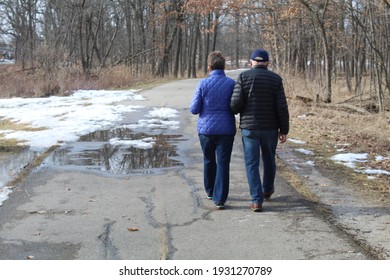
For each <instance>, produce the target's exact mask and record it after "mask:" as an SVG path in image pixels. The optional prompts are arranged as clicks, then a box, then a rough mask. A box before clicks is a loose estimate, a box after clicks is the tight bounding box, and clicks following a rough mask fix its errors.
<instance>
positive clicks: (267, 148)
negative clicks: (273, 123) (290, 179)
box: [241, 129, 278, 204]
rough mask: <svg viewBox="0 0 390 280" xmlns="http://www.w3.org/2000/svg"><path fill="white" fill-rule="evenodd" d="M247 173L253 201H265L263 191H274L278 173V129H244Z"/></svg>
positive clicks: (243, 141)
mask: <svg viewBox="0 0 390 280" xmlns="http://www.w3.org/2000/svg"><path fill="white" fill-rule="evenodd" d="M241 134H242V143H243V146H244V156H245V167H246V175H247V179H248V184H249V191H250V195H251V197H252V202H253V203H258V204H262V203H263V200H264V198H263V191H264V192H272V191H273V190H274V181H275V174H276V163H275V153H276V147H277V145H278V130H248V129H242V130H241ZM260 150H261V158H262V161H263V185H262V184H261V179H260V172H259V165H260Z"/></svg>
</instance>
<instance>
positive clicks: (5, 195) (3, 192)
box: [0, 187, 12, 206]
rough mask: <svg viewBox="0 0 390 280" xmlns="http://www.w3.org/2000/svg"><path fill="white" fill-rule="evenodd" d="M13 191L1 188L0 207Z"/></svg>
mask: <svg viewBox="0 0 390 280" xmlns="http://www.w3.org/2000/svg"><path fill="white" fill-rule="evenodd" d="M11 192H12V191H11V190H10V189H9V188H7V187H5V188H1V189H0V206H1V205H3V201H4V200H6V199H8V195H9V194H10V193H11Z"/></svg>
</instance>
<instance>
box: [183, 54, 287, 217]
mask: <svg viewBox="0 0 390 280" xmlns="http://www.w3.org/2000/svg"><path fill="white" fill-rule="evenodd" d="M250 62H251V69H250V70H247V71H244V72H242V73H241V74H240V75H239V77H238V79H237V81H234V80H233V79H231V78H228V77H226V75H225V71H224V70H225V58H224V57H223V56H222V54H221V52H218V51H216V52H212V53H210V54H209V57H208V68H209V71H210V75H209V77H207V78H205V79H203V80H201V81H200V82H199V84H198V86H197V88H196V91H195V94H194V97H193V99H192V102H191V105H190V111H191V113H193V114H195V115H196V114H199V119H198V126H197V129H198V134H199V141H200V145H201V148H202V151H203V159H204V188H205V192H206V195H207V198H208V199H210V200H211V199H212V200H213V201H214V202H215V205H216V207H217V209H224V207H225V202H226V200H227V197H228V193H229V166H230V158H231V153H232V149H233V142H234V136H235V134H236V124H235V117H234V115H235V114H240V129H241V134H242V143H243V148H244V158H245V167H246V174H247V180H248V185H249V192H250V196H251V199H252V203H251V205H250V209H251V210H252V211H254V212H260V211H262V204H263V201H264V199H269V198H270V197H271V195H272V194H273V192H274V181H275V174H276V163H275V153H276V147H277V144H278V140H279V141H280V143H284V142H286V140H287V134H288V130H289V112H288V105H287V101H286V96H285V93H284V88H283V82H282V78H281V77H280V76H279V75H277V74H276V73H273V72H272V71H270V70H268V65H269V56H268V53H267V52H266V51H265V50H261V49H259V50H255V51H254V52H253V54H252V56H251V58H250ZM260 154H261V159H262V162H263V180H261V179H260V172H259V165H260Z"/></svg>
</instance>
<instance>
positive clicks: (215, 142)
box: [199, 134, 234, 204]
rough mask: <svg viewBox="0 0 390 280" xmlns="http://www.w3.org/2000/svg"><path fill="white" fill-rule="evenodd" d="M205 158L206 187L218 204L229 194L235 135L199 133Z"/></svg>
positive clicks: (223, 201) (208, 193) (222, 202)
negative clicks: (231, 158) (230, 167)
mask: <svg viewBox="0 0 390 280" xmlns="http://www.w3.org/2000/svg"><path fill="white" fill-rule="evenodd" d="M199 140H200V145H201V147H202V151H203V160H204V187H205V191H206V193H207V195H209V196H212V197H213V200H214V202H215V203H216V204H218V203H221V204H224V203H225V201H226V199H227V197H228V194H229V166H230V157H231V154H232V149H233V142H234V135H233V134H232V135H205V134H199Z"/></svg>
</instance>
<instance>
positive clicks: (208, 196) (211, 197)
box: [205, 192, 213, 200]
mask: <svg viewBox="0 0 390 280" xmlns="http://www.w3.org/2000/svg"><path fill="white" fill-rule="evenodd" d="M205 194H206V197H207V199H208V200H212V199H213V195H209V194H208V193H206V192H205Z"/></svg>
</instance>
